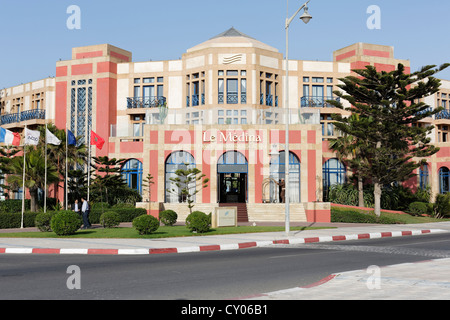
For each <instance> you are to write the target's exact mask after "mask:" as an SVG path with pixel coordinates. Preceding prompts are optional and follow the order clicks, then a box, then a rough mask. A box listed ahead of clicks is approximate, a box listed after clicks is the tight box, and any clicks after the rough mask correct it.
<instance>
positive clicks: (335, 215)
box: [331, 208, 397, 224]
mask: <svg viewBox="0 0 450 320" xmlns="http://www.w3.org/2000/svg"><path fill="white" fill-rule="evenodd" d="M331 222H344V223H374V224H380V223H381V224H396V223H397V221H396V220H393V219H391V218H388V217H384V216H381V217H377V216H376V215H375V214H374V213H372V212H370V213H369V212H368V213H362V212H358V211H354V210H336V209H334V208H332V209H331Z"/></svg>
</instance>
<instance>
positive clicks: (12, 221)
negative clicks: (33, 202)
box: [0, 211, 38, 229]
mask: <svg viewBox="0 0 450 320" xmlns="http://www.w3.org/2000/svg"><path fill="white" fill-rule="evenodd" d="M37 214H38V213H37V212H29V211H26V212H24V213H23V226H24V228H28V227H34V226H35V223H34V221H35V219H36V215H37ZM21 220H22V211H19V212H18V213H0V229H11V228H20V223H21Z"/></svg>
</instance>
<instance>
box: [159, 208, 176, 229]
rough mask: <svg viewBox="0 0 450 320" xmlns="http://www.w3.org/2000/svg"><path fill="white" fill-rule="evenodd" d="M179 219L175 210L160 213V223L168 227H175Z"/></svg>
mask: <svg viewBox="0 0 450 320" xmlns="http://www.w3.org/2000/svg"><path fill="white" fill-rule="evenodd" d="M177 219H178V215H177V213H176V212H175V211H173V210H164V211H161V212H160V213H159V221H161V222H162V223H164V225H166V226H173V225H174V224H175V223H176V222H177Z"/></svg>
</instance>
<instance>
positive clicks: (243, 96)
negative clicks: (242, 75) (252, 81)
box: [241, 79, 247, 104]
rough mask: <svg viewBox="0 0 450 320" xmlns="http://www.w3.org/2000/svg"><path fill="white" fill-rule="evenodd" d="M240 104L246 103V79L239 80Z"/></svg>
mask: <svg viewBox="0 0 450 320" xmlns="http://www.w3.org/2000/svg"><path fill="white" fill-rule="evenodd" d="M241 103H243V104H246V103H247V79H241Z"/></svg>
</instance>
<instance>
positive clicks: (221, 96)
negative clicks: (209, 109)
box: [218, 79, 224, 104]
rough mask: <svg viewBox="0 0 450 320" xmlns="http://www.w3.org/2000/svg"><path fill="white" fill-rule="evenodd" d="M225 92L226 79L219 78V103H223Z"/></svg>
mask: <svg viewBox="0 0 450 320" xmlns="http://www.w3.org/2000/svg"><path fill="white" fill-rule="evenodd" d="M223 92H224V80H223V79H219V97H218V103H219V104H223Z"/></svg>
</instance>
